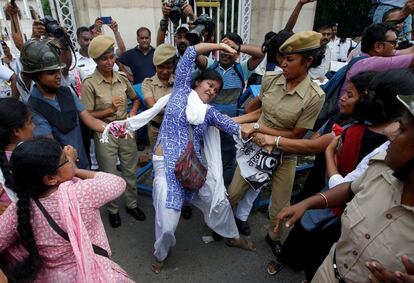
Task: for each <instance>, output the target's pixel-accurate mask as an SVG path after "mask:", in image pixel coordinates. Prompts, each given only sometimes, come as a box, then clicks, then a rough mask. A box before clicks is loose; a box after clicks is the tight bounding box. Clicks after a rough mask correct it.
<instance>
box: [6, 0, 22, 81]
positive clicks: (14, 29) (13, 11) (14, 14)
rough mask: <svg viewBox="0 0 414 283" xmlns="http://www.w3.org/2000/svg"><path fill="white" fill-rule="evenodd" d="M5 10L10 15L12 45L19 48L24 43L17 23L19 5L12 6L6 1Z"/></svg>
mask: <svg viewBox="0 0 414 283" xmlns="http://www.w3.org/2000/svg"><path fill="white" fill-rule="evenodd" d="M5 11H6V13H7V14H8V15H9V16H10V26H11V33H12V38H13V42H14V45H15V46H16V48H17V49H19V50H21V49H22V47H23V44H24V39H23V34H22V31H21V29H20V24H19V13H20V10H19V7H17V5H16V4H15V5H14V6H13V5H11V4H10V3H7V4H6V8H5ZM17 75H18V74H17Z"/></svg>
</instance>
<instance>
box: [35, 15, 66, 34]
mask: <svg viewBox="0 0 414 283" xmlns="http://www.w3.org/2000/svg"><path fill="white" fill-rule="evenodd" d="M40 21H41V22H42V24H43V25H44V26H45V28H46V32H47V33H48V34H51V35H53V37H55V38H61V37H63V36H64V35H65V30H64V29H63V28H62V27H61V26H60V25H59V23H58V21H56V20H55V19H54V18H52V17H51V16H46V17H44V18H43V19H41V20H40Z"/></svg>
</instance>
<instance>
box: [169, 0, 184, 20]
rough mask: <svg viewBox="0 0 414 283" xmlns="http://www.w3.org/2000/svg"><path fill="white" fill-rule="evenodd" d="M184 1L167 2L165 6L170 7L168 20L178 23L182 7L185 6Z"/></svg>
mask: <svg viewBox="0 0 414 283" xmlns="http://www.w3.org/2000/svg"><path fill="white" fill-rule="evenodd" d="M186 2H187V1H186V0H168V1H167V4H168V6H170V7H171V11H170V14H169V15H168V17H169V18H170V20H171V22H173V23H178V21H179V20H180V18H181V14H182V13H183V6H184V5H185V3H186Z"/></svg>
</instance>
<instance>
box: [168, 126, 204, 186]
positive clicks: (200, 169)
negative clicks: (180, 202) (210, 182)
mask: <svg viewBox="0 0 414 283" xmlns="http://www.w3.org/2000/svg"><path fill="white" fill-rule="evenodd" d="M193 140H194V137H193V129H192V126H191V125H190V128H189V137H188V143H187V147H186V148H185V150H184V152H183V153H182V154H181V156H180V157H179V158H178V160H177V162H176V163H175V170H174V173H175V177H176V178H177V180H178V181H179V182H180V184H181V186H183V188H184V189H186V190H189V191H195V192H196V191H198V190H199V189H201V187H202V186H203V185H204V183H205V182H206V176H207V169H206V168H205V167H204V165H203V164H202V163H201V161H200V160H199V159H198V157H197V154H196V151H195V149H194V143H193Z"/></svg>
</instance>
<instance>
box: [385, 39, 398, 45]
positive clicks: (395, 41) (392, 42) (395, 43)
mask: <svg viewBox="0 0 414 283" xmlns="http://www.w3.org/2000/svg"><path fill="white" fill-rule="evenodd" d="M382 42H388V43H389V44H392V45H393V46H394V47H395V46H397V44H398V39H396V40H383V41H382Z"/></svg>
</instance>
